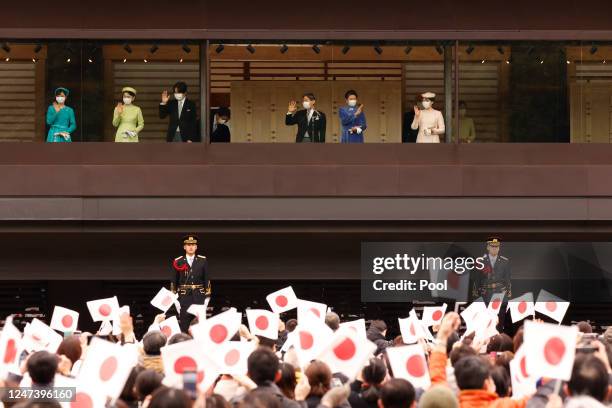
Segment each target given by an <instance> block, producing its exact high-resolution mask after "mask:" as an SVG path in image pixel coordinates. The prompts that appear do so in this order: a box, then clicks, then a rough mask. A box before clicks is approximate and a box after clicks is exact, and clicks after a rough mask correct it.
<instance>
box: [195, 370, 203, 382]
mask: <svg viewBox="0 0 612 408" xmlns="http://www.w3.org/2000/svg"><path fill="white" fill-rule="evenodd" d="M202 381H204V370H200V371H198V373H197V374H196V382H197V383H198V384H199V383H201V382H202Z"/></svg>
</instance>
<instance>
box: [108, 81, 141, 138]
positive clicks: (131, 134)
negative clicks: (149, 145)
mask: <svg viewBox="0 0 612 408" xmlns="http://www.w3.org/2000/svg"><path fill="white" fill-rule="evenodd" d="M121 92H123V103H121V102H119V103H118V104H117V106H116V107H115V111H114V112H113V126H114V127H116V128H117V133H116V134H115V142H127V143H134V142H138V133H140V131H141V130H142V129H143V128H144V119H143V118H142V110H140V107H138V106H136V105H134V103H133V102H134V99H136V89H134V88H131V87H129V86H126V87H125V88H123V89H122V90H121Z"/></svg>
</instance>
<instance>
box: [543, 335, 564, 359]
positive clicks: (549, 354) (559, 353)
mask: <svg viewBox="0 0 612 408" xmlns="http://www.w3.org/2000/svg"><path fill="white" fill-rule="evenodd" d="M564 355H565V343H563V340H561V339H560V338H559V337H551V338H550V339H548V341H547V342H546V344H544V358H545V359H546V362H547V363H548V364H550V365H557V364H559V363H560V362H561V360H563V356H564Z"/></svg>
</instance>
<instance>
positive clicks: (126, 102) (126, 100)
mask: <svg viewBox="0 0 612 408" xmlns="http://www.w3.org/2000/svg"><path fill="white" fill-rule="evenodd" d="M123 104H124V105H131V104H132V98H130V97H129V96H124V97H123Z"/></svg>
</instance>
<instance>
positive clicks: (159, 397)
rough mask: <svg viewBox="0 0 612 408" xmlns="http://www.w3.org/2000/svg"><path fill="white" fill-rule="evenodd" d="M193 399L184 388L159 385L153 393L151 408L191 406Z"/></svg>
mask: <svg viewBox="0 0 612 408" xmlns="http://www.w3.org/2000/svg"><path fill="white" fill-rule="evenodd" d="M192 405H193V401H192V400H191V398H189V395H187V393H186V392H185V391H183V390H179V389H176V388H170V387H159V388H158V389H157V390H156V391H155V392H154V393H153V394H152V395H151V402H150V403H149V408H191V407H192Z"/></svg>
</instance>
